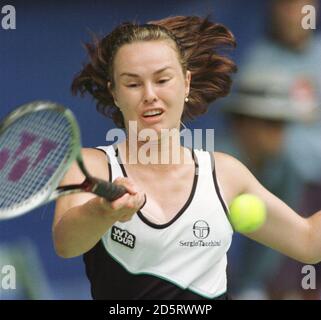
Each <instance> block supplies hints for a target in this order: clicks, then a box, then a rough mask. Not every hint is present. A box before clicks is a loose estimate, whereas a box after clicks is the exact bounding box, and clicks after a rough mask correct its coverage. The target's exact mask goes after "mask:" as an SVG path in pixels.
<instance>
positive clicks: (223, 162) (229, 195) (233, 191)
mask: <svg viewBox="0 0 321 320" xmlns="http://www.w3.org/2000/svg"><path fill="white" fill-rule="evenodd" d="M213 155H214V159H215V173H216V178H217V180H218V182H219V184H220V187H221V188H222V191H223V194H224V195H225V198H226V200H227V202H229V201H230V200H231V199H234V197H235V196H237V195H238V194H240V193H243V192H244V191H245V190H246V189H247V184H248V181H249V179H250V176H251V173H250V171H249V170H248V169H247V168H246V166H245V165H243V164H242V163H241V162H240V161H239V160H237V159H236V158H234V157H232V156H231V155H229V154H227V153H223V152H213Z"/></svg>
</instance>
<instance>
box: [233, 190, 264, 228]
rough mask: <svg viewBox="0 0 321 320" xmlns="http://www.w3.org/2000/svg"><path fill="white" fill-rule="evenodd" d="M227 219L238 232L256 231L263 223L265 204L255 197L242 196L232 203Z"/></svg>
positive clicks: (249, 195) (250, 195)
mask: <svg viewBox="0 0 321 320" xmlns="http://www.w3.org/2000/svg"><path fill="white" fill-rule="evenodd" d="M229 218H230V222H231V224H232V225H233V227H234V229H235V230H236V231H238V232H242V233H250V232H253V231H256V230H258V229H259V228H260V227H261V226H262V225H263V224H264V222H265V219H266V208H265V204H264V202H263V201H262V200H261V199H260V198H258V197H257V196H255V195H252V194H242V195H240V196H238V197H236V198H235V199H234V200H233V201H232V203H231V205H230V214H229Z"/></svg>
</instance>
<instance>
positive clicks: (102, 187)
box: [93, 179, 127, 201]
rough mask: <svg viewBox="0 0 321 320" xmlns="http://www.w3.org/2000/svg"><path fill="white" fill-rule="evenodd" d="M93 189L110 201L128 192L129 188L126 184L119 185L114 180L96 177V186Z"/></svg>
mask: <svg viewBox="0 0 321 320" xmlns="http://www.w3.org/2000/svg"><path fill="white" fill-rule="evenodd" d="M93 191H94V193H95V194H97V195H98V196H100V197H103V198H105V199H107V200H108V201H114V200H116V199H118V198H120V197H121V196H123V195H124V194H125V193H127V189H126V188H125V187H124V186H119V185H117V184H114V183H112V182H107V181H104V180H100V179H95V188H94V190H93Z"/></svg>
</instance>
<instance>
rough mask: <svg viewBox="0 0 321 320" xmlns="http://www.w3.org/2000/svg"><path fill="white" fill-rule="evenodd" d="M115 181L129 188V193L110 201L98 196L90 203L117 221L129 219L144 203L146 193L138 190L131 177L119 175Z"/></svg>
mask: <svg viewBox="0 0 321 320" xmlns="http://www.w3.org/2000/svg"><path fill="white" fill-rule="evenodd" d="M113 182H114V183H115V184H118V185H122V186H124V187H125V188H126V189H127V193H125V194H124V195H123V196H122V197H120V198H118V199H116V200H114V201H112V202H109V201H107V200H106V199H105V198H102V197H96V198H94V199H92V200H91V201H89V202H90V205H93V206H94V207H95V210H99V211H102V212H104V213H106V217H107V218H108V219H111V220H113V221H115V222H116V221H120V222H126V221H129V220H131V218H132V217H133V215H134V214H135V213H136V212H137V211H138V210H139V209H141V208H142V206H143V205H144V203H145V194H144V193H143V192H141V191H138V188H137V186H135V184H134V183H133V181H132V180H130V179H129V178H122V177H119V178H117V179H116V180H115V181H113ZM88 204H89V203H88Z"/></svg>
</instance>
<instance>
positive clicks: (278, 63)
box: [216, 0, 321, 299]
mask: <svg viewBox="0 0 321 320" xmlns="http://www.w3.org/2000/svg"><path fill="white" fill-rule="evenodd" d="M319 4H320V1H317V0H272V1H270V2H269V11H268V16H267V24H266V26H267V27H266V35H265V37H264V38H263V39H260V40H259V41H258V42H257V43H255V44H254V46H253V47H252V48H249V49H248V50H247V51H246V53H245V57H244V59H243V63H242V64H241V65H240V68H239V69H240V75H239V78H240V79H242V80H241V81H240V82H242V83H240V86H239V87H238V92H237V93H236V95H237V96H238V99H240V100H239V101H237V99H235V100H234V103H233V104H232V105H233V108H234V111H235V112H236V111H237V113H238V114H239V115H238V116H236V115H235V116H233V120H232V127H233V130H234V135H231V139H235V141H233V142H231V143H229V144H228V146H226V147H225V148H224V147H222V148H223V149H222V150H226V151H228V150H230V152H231V153H232V154H235V155H236V156H237V157H239V158H241V159H242V160H243V161H244V160H245V162H246V163H247V164H248V166H249V167H250V168H251V169H252V170H254V173H256V175H257V177H258V178H259V179H260V180H261V182H262V183H263V184H264V185H265V186H266V187H267V188H268V189H270V190H271V191H272V192H273V193H275V194H277V195H278V196H279V197H281V198H282V199H283V200H284V201H286V202H287V203H288V204H290V205H291V206H292V207H293V208H296V209H297V210H299V212H302V214H304V215H309V214H311V213H312V212H313V210H312V211H311V209H315V208H319V207H320V199H321V139H320V137H321V120H320V119H321V117H320V113H321V108H320V105H321V90H320V89H321V63H320V57H321V37H320V35H319V34H317V33H315V32H314V30H312V29H307V30H306V29H304V28H303V27H302V24H301V22H302V19H303V17H304V16H305V14H304V13H302V8H303V6H305V5H312V6H314V8H315V9H316V10H318V8H319ZM317 25H318V22H317ZM273 70H276V72H277V76H276V77H275V79H274V80H273V79H272V78H271V77H270V74H271V72H272V71H273ZM254 74H255V75H256V76H249V75H254ZM278 77H279V78H280V79H278ZM286 77H288V78H292V80H293V81H292V82H291V81H290V82H289V84H290V83H291V85H289V88H288V90H284V89H285V87H282V84H281V82H282V80H281V79H285V78H286ZM249 78H250V79H249ZM251 78H252V80H251ZM246 79H247V82H246V81H245V80H246ZM255 82H257V84H255ZM264 83H265V84H264ZM259 84H261V86H260V85H259ZM246 88H247V89H250V90H249V91H248V92H246ZM254 88H255V89H254ZM271 91H273V92H274V93H272V92H271ZM282 95H286V96H288V97H291V103H290V101H289V106H288V108H282V107H285V105H283V104H282V103H281V96H282ZM246 96H247V97H246ZM283 98H285V96H283ZM255 99H256V102H254V100H255ZM251 101H252V102H251ZM309 103H310V107H311V106H312V105H313V104H314V105H315V106H317V110H316V114H314V118H315V121H312V122H311V121H310V122H309V121H305V122H304V121H292V122H288V120H290V119H289V118H288V117H286V116H285V115H286V113H288V115H290V113H291V117H292V116H293V112H294V109H298V110H297V111H298V112H299V109H300V106H306V105H308V104H309ZM278 104H279V105H278ZM264 106H265V107H264ZM230 107H231V105H230ZM233 108H231V110H232V109H233ZM304 108H305V107H302V110H301V111H302V112H303V109H304ZM227 109H228V108H227ZM242 110H243V111H242ZM276 110H279V112H276ZM275 112H276V113H275ZM235 114H236V113H235ZM272 114H273V116H272ZM297 115H299V114H297ZM259 118H260V119H259ZM298 118H301V119H302V120H303V116H299V117H298ZM285 122H288V123H287V125H285ZM223 140H226V138H225V139H223ZM282 141H283V143H282ZM221 142H222V141H221ZM218 144H220V139H218V138H217V137H216V150H219V149H218ZM281 145H282V148H281ZM240 241H245V242H246V240H240ZM240 245H241V242H240ZM244 248H248V249H247V250H248V252H247V256H249V257H252V260H251V259H249V261H251V263H252V264H253V265H250V262H249V261H247V259H246V258H244V260H242V261H241V262H242V263H244V266H243V267H241V268H242V269H243V270H244V271H242V272H241V271H240V272H237V274H240V276H242V275H243V276H244V274H248V275H249V279H247V278H243V281H241V284H240V287H241V288H243V289H244V288H247V289H249V288H250V287H251V286H252V287H253V288H254V287H256V288H258V287H259V286H260V285H263V287H264V286H266V284H267V283H268V278H269V277H270V278H271V277H272V279H270V282H269V283H270V285H269V292H270V297H271V298H276V299H282V298H287V297H292V298H293V297H297V298H312V299H313V298H317V297H318V298H319V299H320V291H321V288H320V286H321V284H320V286H319V288H318V286H317V290H315V291H313V292H309V290H308V291H304V290H303V289H302V288H301V280H302V277H303V275H302V273H301V269H302V266H303V265H302V264H299V263H297V262H294V261H293V260H291V259H287V258H282V261H281V259H280V256H277V255H276V254H273V253H272V252H271V250H267V249H263V247H261V248H259V247H258V246H257V245H253V244H252V243H251V244H250V243H248V244H245V247H244ZM243 253H244V252H243V251H242V254H243ZM234 256H236V255H234ZM264 256H265V257H266V259H263V260H261V258H259V257H262V258H263V257H264ZM272 258H273V259H272ZM272 260H273V261H272ZM261 261H263V264H262V265H261V264H260V262H261ZM241 262H240V263H241ZM240 263H238V264H237V265H239V266H240ZM232 267H233V266H232ZM246 268H248V269H246ZM318 268H319V269H320V265H318ZM232 271H233V270H232ZM276 275H277V277H276ZM317 279H318V278H317ZM239 280H240V279H239ZM236 281H237V280H236ZM319 282H320V281H319ZM232 283H233V282H232ZM318 289H319V290H318ZM310 291H311V290H310ZM261 292H262V291H261ZM256 294H257V292H256ZM257 297H258V296H257ZM262 297H263V298H264V297H266V296H265V295H264V294H263V296H262Z"/></svg>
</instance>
